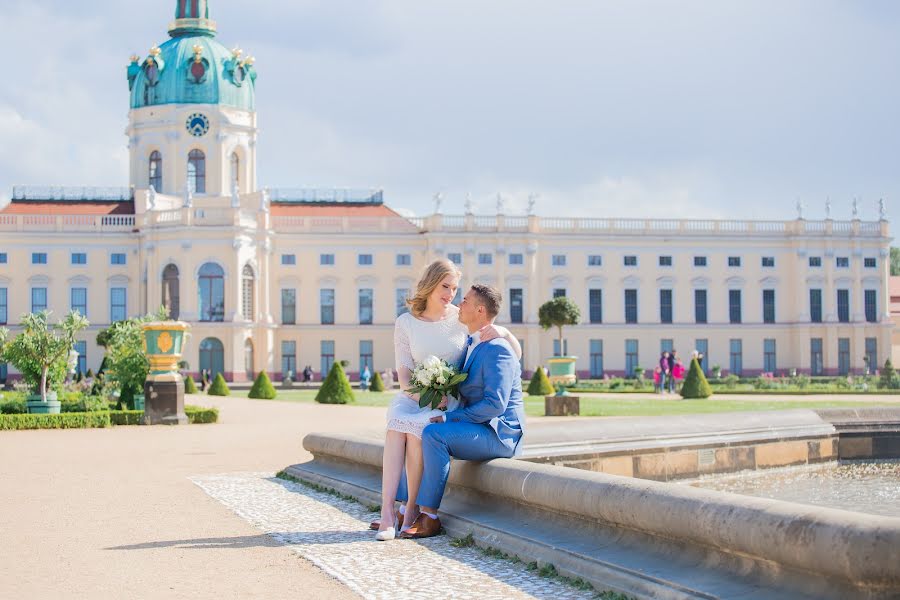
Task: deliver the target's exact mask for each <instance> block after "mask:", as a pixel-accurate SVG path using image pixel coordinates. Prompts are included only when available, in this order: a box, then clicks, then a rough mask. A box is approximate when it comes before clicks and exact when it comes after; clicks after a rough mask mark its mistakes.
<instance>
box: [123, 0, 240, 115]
mask: <svg viewBox="0 0 900 600" xmlns="http://www.w3.org/2000/svg"><path fill="white" fill-rule="evenodd" d="M206 4H207V3H206V0H177V7H176V10H175V21H174V22H173V23H172V24H171V25H170V26H169V35H170V36H172V39H170V40H168V41H167V42H166V43H164V44H162V45H161V46H159V47H156V48H151V49H150V53H149V55H148V56H147V57H146V58H145V59H143V60H140V58H139V57H137V56H132V57H131V64H130V65H128V88H129V89H130V90H131V108H143V107H145V106H155V105H159V104H222V105H225V106H232V107H234V108H240V109H243V110H251V111H252V110H254V109H255V98H254V95H255V89H254V88H255V85H256V70H255V69H254V68H253V58H252V57H247V58H245V57H243V56H242V52H241V51H240V50H237V49H235V50H229V49H227V48H226V47H225V46H223V45H222V44H221V43H220V42H219V41H218V40H217V39H216V37H215V36H216V24H215V22H213V21H211V20H210V19H209V9H208V8H207V5H206Z"/></svg>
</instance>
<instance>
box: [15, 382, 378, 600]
mask: <svg viewBox="0 0 900 600" xmlns="http://www.w3.org/2000/svg"><path fill="white" fill-rule="evenodd" d="M190 402H191V403H193V404H207V405H215V406H218V407H219V408H220V409H221V415H220V417H221V422H220V423H219V424H218V425H196V426H188V427H117V428H112V429H86V430H39V431H11V432H0V547H2V549H3V560H2V561H0V598H62V597H65V598H92V599H93V598H116V597H118V598H125V597H127V598H216V599H218V598H287V597H291V598H329V599H332V598H333V599H336V600H341V599H345V598H353V597H356V594H354V593H353V592H352V591H351V590H350V589H349V588H347V587H346V586H344V585H341V584H339V583H338V582H336V581H335V580H334V579H333V578H332V577H330V576H329V575H327V574H326V573H324V572H323V571H321V570H320V569H318V568H316V567H315V566H313V565H312V564H311V563H310V562H308V561H306V560H304V559H302V558H300V557H298V556H297V554H296V553H294V552H292V551H291V550H290V549H289V548H287V547H285V546H283V545H281V544H279V543H278V542H277V541H276V540H274V539H273V538H271V537H269V536H267V535H265V534H263V533H262V532H261V531H260V530H258V529H256V528H255V527H253V526H252V525H251V524H250V523H248V522H247V521H245V520H244V519H242V518H240V517H238V516H237V515H235V514H234V513H233V512H232V511H231V510H229V509H228V508H227V507H226V506H224V505H223V504H221V503H219V502H217V501H216V500H213V499H212V498H210V497H209V496H208V495H207V494H205V493H204V492H203V491H202V490H201V489H200V488H199V487H197V485H195V484H194V483H193V482H192V481H191V480H190V477H203V476H209V475H218V474H222V473H233V472H237V471H269V472H271V471H276V470H278V469H280V468H282V467H284V466H286V465H288V464H293V463H296V462H301V461H305V460H308V459H309V458H310V456H309V454H308V453H307V452H306V451H304V450H303V448H302V446H301V440H302V438H303V436H304V435H305V434H306V433H308V432H310V431H355V432H360V433H361V432H364V431H372V432H377V431H379V430H380V429H381V427H382V423H383V422H384V421H383V419H384V409H382V408H365V407H354V408H348V407H341V406H321V405H315V404H314V405H310V404H293V403H285V402H260V401H251V400H244V399H240V398H223V399H212V398H208V397H205V396H204V397H199V396H198V397H192V398H191V399H190Z"/></svg>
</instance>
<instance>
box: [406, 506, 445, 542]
mask: <svg viewBox="0 0 900 600" xmlns="http://www.w3.org/2000/svg"><path fill="white" fill-rule="evenodd" d="M440 532H441V520H440V519H432V518H431V517H429V516H428V515H426V514H425V513H422V514H420V515H419V517H418V518H417V519H416V520H415V522H414V523H413V524H412V527H410V528H409V529H407V530H406V531H401V532H400V537H401V538H403V539H405V540H416V539H419V538H427V537H431V536H434V535H437V534H439V533H440Z"/></svg>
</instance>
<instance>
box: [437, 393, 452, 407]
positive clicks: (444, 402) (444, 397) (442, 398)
mask: <svg viewBox="0 0 900 600" xmlns="http://www.w3.org/2000/svg"><path fill="white" fill-rule="evenodd" d="M448 400H449V398H447V396H441V403H440V404H438V405H437V409H438V410H447V401H448Z"/></svg>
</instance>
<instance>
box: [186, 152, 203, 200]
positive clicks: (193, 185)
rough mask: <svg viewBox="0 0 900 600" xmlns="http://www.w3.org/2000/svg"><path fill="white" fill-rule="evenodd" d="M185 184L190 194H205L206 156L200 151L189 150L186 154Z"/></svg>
mask: <svg viewBox="0 0 900 600" xmlns="http://www.w3.org/2000/svg"><path fill="white" fill-rule="evenodd" d="M187 183H188V189H189V190H191V192H192V193H195V194H205V193H206V155H205V154H203V151H202V150H191V152H190V154H188V167H187Z"/></svg>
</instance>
